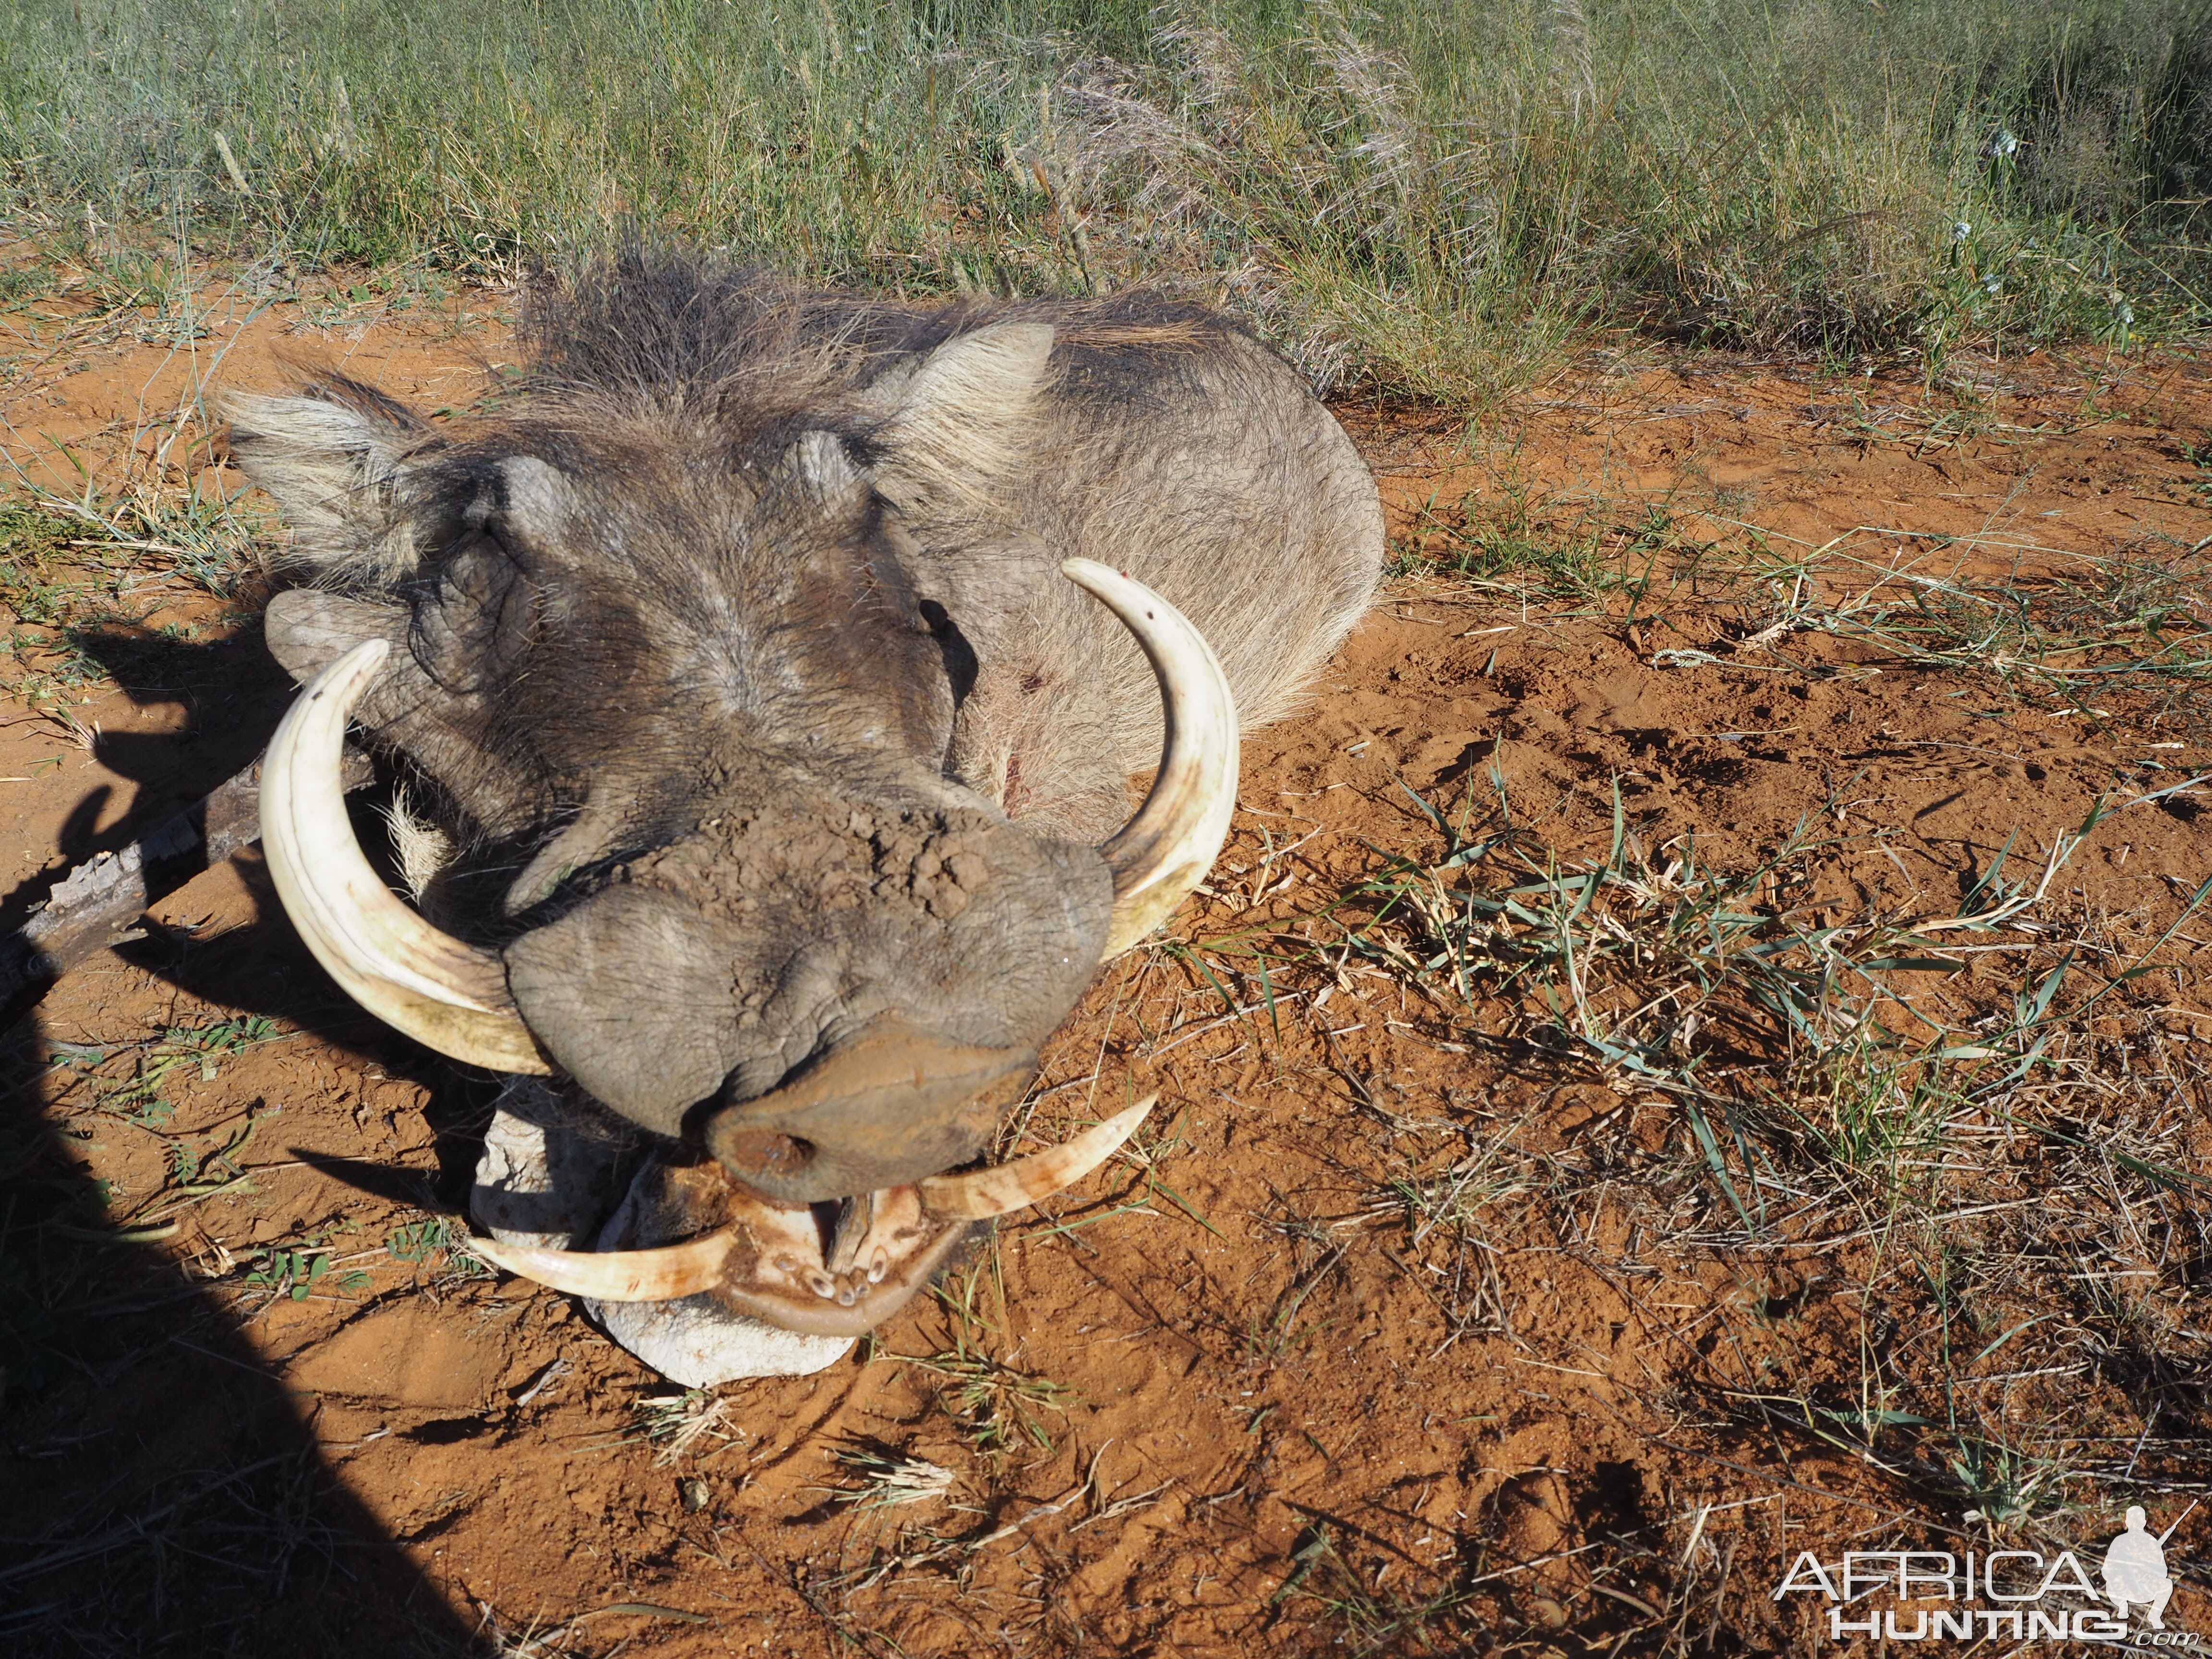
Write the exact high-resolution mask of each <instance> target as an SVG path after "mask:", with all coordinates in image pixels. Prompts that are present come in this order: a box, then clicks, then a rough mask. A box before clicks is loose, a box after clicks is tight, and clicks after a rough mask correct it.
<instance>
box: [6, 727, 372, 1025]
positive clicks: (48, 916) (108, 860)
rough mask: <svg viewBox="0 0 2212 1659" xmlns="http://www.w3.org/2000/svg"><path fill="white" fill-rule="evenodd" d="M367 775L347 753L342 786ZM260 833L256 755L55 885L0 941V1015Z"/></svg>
mask: <svg viewBox="0 0 2212 1659" xmlns="http://www.w3.org/2000/svg"><path fill="white" fill-rule="evenodd" d="M371 776H372V774H371V771H370V769H369V763H368V757H367V756H366V755H364V754H362V752H361V751H360V750H356V749H351V748H349V749H348V750H346V756H345V762H344V765H343V769H342V771H341V777H342V781H343V787H345V788H346V789H347V790H349V791H351V790H355V789H359V788H361V787H363V786H364V785H366V784H367V783H368V781H369V780H370V778H371ZM260 836H261V762H260V760H259V759H258V757H257V758H256V759H255V760H254V762H253V763H252V765H251V766H248V767H247V768H246V769H245V770H243V771H242V772H240V773H239V774H237V775H235V776H234V777H232V778H231V779H229V780H228V781H226V782H224V783H222V784H219V785H217V786H216V788H215V789H213V790H212V791H210V793H209V794H208V795H207V796H206V798H205V799H202V800H199V801H197V802H195V803H194V804H193V805H191V806H188V807H186V808H185V810H184V811H181V812H179V813H178V814H176V816H175V817H171V818H169V819H167V821H166V822H164V823H161V824H160V825H158V826H157V827H156V828H155V829H154V830H153V831H152V832H151V833H150V834H149V835H147V836H143V837H142V838H140V839H139V840H137V841H136V842H132V843H131V845H130V846H128V847H125V848H123V849H122V850H121V851H120V852H114V853H101V854H96V855H95V856H94V857H92V858H90V859H88V860H85V861H84V862H83V863H82V864H80V865H78V866H76V869H74V870H72V871H70V872H69V874H67V875H66V876H64V877H63V878H61V880H60V881H58V882H57V883H56V884H54V889H53V890H52V892H51V893H49V894H48V895H47V896H46V902H44V903H43V904H41V905H40V906H39V908H37V909H36V910H34V911H33V912H32V913H31V916H30V919H29V920H28V921H26V922H25V923H24V924H23V925H22V927H21V928H19V929H17V930H16V931H15V933H11V934H9V936H8V938H7V939H5V940H4V941H0V1012H4V1014H5V1017H6V1018H8V1019H10V1020H12V1019H13V1018H15V1016H16V1015H18V1014H19V1013H20V1012H21V1009H22V1005H23V1004H24V1003H25V1002H26V1001H27V1000H35V999H36V998H37V997H38V996H39V995H40V994H42V993H43V992H44V991H45V990H46V987H49V986H51V985H52V984H53V982H54V981H56V980H58V979H59V978H60V977H61V976H62V975H64V974H65V973H67V972H68V971H69V970H70V969H72V968H74V967H76V965H77V964H78V963H81V962H82V961H84V960H85V959H86V958H87V957H90V956H92V955H94V953H95V952H97V951H103V950H105V949H106V948H107V947H108V946H109V945H116V944H119V943H121V942H122V939H123V936H124V935H125V933H128V932H129V931H130V930H131V927H132V925H133V924H134V923H136V922H137V920H138V918H139V917H140V916H142V915H144V914H145V910H146V907H147V906H148V905H149V904H151V903H152V902H154V901H155V900H156V899H158V898H161V897H162V896H164V895H166V894H168V893H172V892H173V891H175V890H177V889H178V888H179V887H181V886H183V885H184V884H185V883H186V882H188V881H190V880H191V878H193V877H194V876H196V875H198V874H199V873H200V872H202V871H204V870H208V869H211V868H213V867H214V866H216V865H218V864H220V863H222V861H223V860H225V859H227V858H228V857H229V856H230V855H231V854H233V853H235V852H236V851H238V849H239V848H241V847H244V846H246V845H247V844H248V843H249V842H254V841H258V839H260Z"/></svg>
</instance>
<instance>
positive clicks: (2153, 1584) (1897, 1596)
mask: <svg viewBox="0 0 2212 1659" xmlns="http://www.w3.org/2000/svg"><path fill="white" fill-rule="evenodd" d="M2196 1507H2197V1505H2196V1504H2193V1503H2192V1504H2190V1506H2189V1508H2188V1509H2186V1510H2183V1511H2182V1512H2181V1513H2180V1515H2179V1516H2176V1517H2175V1518H2174V1522H2173V1524H2172V1526H2170V1527H2168V1528H2166V1530H2165V1531H2164V1532H2159V1533H2154V1532H2153V1531H2151V1529H2150V1523H2149V1517H2148V1513H2147V1512H2146V1511H2145V1510H2143V1509H2142V1506H2141V1505H2136V1506H2133V1507H2130V1509H2129V1510H2128V1512H2127V1527H2126V1529H2125V1530H2124V1531H2123V1532H2122V1533H2121V1534H2119V1535H2118V1537H2116V1538H2114V1539H2113V1540H2112V1542H2111V1543H2110V1544H2108V1545H2107V1546H2106V1548H2105V1555H2104V1560H2103V1563H2102V1571H2101V1577H2102V1578H2103V1581H2104V1588H2103V1589H2102V1590H2101V1591H2100V1590H2099V1589H2098V1587H2097V1583H2096V1582H2095V1581H2094V1580H2093V1579H2092V1578H2091V1577H2090V1576H2089V1569H2088V1566H2087V1563H2085V1562H2084V1561H2083V1560H2082V1559H2081V1557H2080V1556H2077V1555H2075V1553H2074V1552H2073V1551H2071V1550H2062V1551H2060V1552H2059V1553H2058V1554H2057V1555H2056V1556H2055V1557H2045V1555H2044V1554H2043V1553H2041V1552H2040V1551H2038V1550H2021V1549H1996V1550H1990V1551H1988V1552H1986V1553H1984V1552H1982V1551H1980V1550H1972V1551H1968V1552H1966V1553H1964V1554H1958V1553H1953V1552H1950V1551H1948V1550H1902V1549H1887V1550H1849V1551H1846V1552H1845V1553H1844V1558H1843V1559H1842V1560H1841V1561H1840V1562H1838V1563H1835V1564H1832V1565H1831V1564H1829V1563H1826V1562H1823V1561H1822V1560H1821V1559H1820V1557H1819V1556H1818V1555H1816V1554H1814V1553H1813V1552H1812V1551H1811V1550H1801V1551H1799V1552H1798V1554H1797V1559H1796V1560H1795V1561H1794V1562H1792V1563H1791V1564H1790V1571H1788V1572H1787V1573H1786V1574H1784V1577H1783V1579H1782V1582H1781V1583H1780V1584H1778V1585H1777V1586H1776V1587H1775V1590H1774V1599H1775V1600H1776V1601H1782V1600H1784V1598H1786V1597H1788V1596H1790V1595H1801V1594H1811V1595H1818V1596H1820V1598H1821V1600H1823V1601H1826V1603H1827V1607H1826V1613H1827V1619H1826V1625H1827V1632H1826V1634H1827V1636H1828V1639H1829V1640H1831V1641H1834V1642H1848V1641H1850V1640H1851V1639H1852V1638H1855V1637H1865V1638H1868V1639H1869V1640H1872V1641H1875V1642H1929V1641H1965V1640H1972V1639H1977V1638H1978V1639H1979V1640H1981V1641H1984V1642H1991V1641H1996V1640H1999V1639H2003V1640H2007V1641H2012V1642H2020V1641H2027V1642H2037V1641H2057V1642H2066V1641H2074V1642H2094V1643H2102V1644H2125V1645H2126V1646H2128V1647H2130V1648H2141V1649H2146V1650H2153V1649H2155V1650H2166V1649H2181V1650H2187V1651H2190V1652H2192V1653H2199V1652H2203V1650H2204V1649H2205V1646H2206V1644H2205V1642H2204V1640H2203V1638H2202V1637H2199V1636H2197V1635H2194V1634H2192V1633H2191V1632H2188V1631H2169V1630H2167V1629H2166V1603H2167V1602H2168V1601H2172V1599H2173V1589H2174V1582H2173V1577H2172V1574H2171V1573H2169V1572H2168V1571H2166V1541H2168V1540H2169V1539H2171V1538H2172V1536H2173V1534H2175V1532H2176V1531H2178V1530H2179V1528H2180V1526H2181V1523H2182V1522H2184V1521H2185V1520H2187V1519H2188V1518H2189V1516H2190V1513H2191V1510H2195V1509H2196ZM1968 1518H1969V1519H1971V1520H1979V1519H1980V1518H1981V1517H1980V1516H1969V1517H1968ZM2089 1559H2091V1560H2094V1559H2096V1558H2095V1556H2094V1555H2091V1556H2090V1558H2089ZM2138 1610H2140V1613H2141V1614H2142V1625H2141V1627H2140V1628H2139V1629H2136V1630H2135V1631H2133V1632H2131V1631H2130V1626H2131V1625H2132V1624H2133V1623H2134V1621H2135V1615H2136V1613H2137V1611H2138Z"/></svg>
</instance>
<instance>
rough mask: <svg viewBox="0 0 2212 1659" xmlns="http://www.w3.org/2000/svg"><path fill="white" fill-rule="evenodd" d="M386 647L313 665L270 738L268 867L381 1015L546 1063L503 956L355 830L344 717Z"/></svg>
mask: <svg viewBox="0 0 2212 1659" xmlns="http://www.w3.org/2000/svg"><path fill="white" fill-rule="evenodd" d="M391 648H392V647H390V645H388V644H387V643H386V641H382V640H370V641H367V642H366V643H364V644H362V645H357V646H356V647H354V648H353V649H352V650H350V651H349V652H347V653H345V655H343V657H340V658H339V659H337V661H336V662H334V663H332V664H331V665H330V666H329V667H327V668H325V670H323V671H322V672H321V673H319V674H318V675H316V676H315V678H313V680H311V681H309V682H308V683H307V685H306V686H305V687H303V688H302V689H301V692H300V695H299V696H297V697H295V698H294V699H293V702H292V706H291V708H289V710H287V711H286V713H285V715H284V719H283V724H281V725H280V726H277V728H276V736H275V737H274V738H270V742H269V753H268V757H267V758H266V759H265V760H264V762H263V763H262V769H261V845H262V849H263V851H264V853H266V854H267V855H268V859H269V874H270V878H271V879H272V880H273V881H274V882H275V883H276V894H277V896H278V897H279V898H280V899H282V900H283V904H284V913H285V915H289V917H291V919H292V925H293V927H295V928H297V929H298V930H299V933H300V937H301V939H303V940H304V941H305V942H306V944H307V949H308V950H310V951H313V953H314V957H315V960H316V961H318V962H319V963H322V964H323V966H324V968H325V969H327V970H328V971H329V973H330V975H331V978H332V979H334V980H336V981H337V982H338V984H339V986H340V987H342V988H343V990H344V991H345V993H346V994H347V995H349V996H350V997H351V998H353V1000H355V1001H356V1002H358V1003H359V1004H361V1006H362V1007H364V1008H366V1009H368V1012H371V1013H372V1014H374V1015H375V1016H376V1017H377V1018H379V1019H381V1020H383V1021H384V1022H385V1023H386V1024H388V1025H392V1026H395V1027H397V1028H398V1030H402V1031H404V1032H405V1033H406V1034H407V1035H408V1036H411V1037H413V1038H414V1039H415V1040H416V1042H420V1043H422V1044H424V1045H425V1046H426V1047H428V1048H435V1049H436V1050H437V1051H438V1052H439V1053H440V1054H450V1055H452V1056H453V1058H454V1059H455V1060H466V1061H468V1062H469V1063H470V1064H471V1065H472V1066H486V1067H488V1068H489V1069H490V1070H492V1071H495V1072H529V1073H539V1074H543V1073H550V1071H551V1070H552V1069H553V1068H552V1067H551V1066H549V1065H547V1064H546V1062H545V1058H544V1055H543V1054H540V1053H539V1052H538V1044H537V1042H535V1041H534V1040H533V1039H532V1036H531V1035H530V1028H529V1027H528V1026H526V1025H525V1024H523V1023H522V1017H521V1016H520V1014H519V1013H517V1012H515V1007H514V1000H513V998H512V997H511V996H509V995H508V994H507V969H506V967H505V966H504V965H503V964H502V963H501V961H500V959H499V958H498V957H495V956H494V955H492V954H491V953H490V952H489V951H479V950H477V948H476V947H475V946H474V945H465V944H463V943H462V942H461V941H460V940H459V939H454V938H453V937H451V936H450V935H448V934H446V933H440V932H439V931H438V930H437V929H436V928H435V927H432V926H430V924H429V923H428V922H427V921H423V920H422V917H420V916H418V915H416V914H415V912H414V911H412V910H410V908H407V906H406V905H405V904H404V903H402V902H400V900H399V899H398V896H396V895H395V894H394V893H393V892H392V890H391V889H390V888H388V887H386V885H385V884H383V882H381V881H380V880H379V879H378V878H377V875H376V872H375V871H374V870H372V869H371V868H370V867H369V863H368V859H367V858H365V857H363V856H362V850H361V843H360V842H357V841H356V840H355V839H354V834H353V825H352V823H350V822H349V820H348V818H347V817H346V807H345V792H344V789H343V787H342V786H341V785H340V783H339V781H338V770H339V758H340V754H341V751H342V750H343V745H344V742H345V728H346V717H347V716H348V715H349V714H351V713H352V712H353V707H354V704H355V703H356V702H359V701H360V700H361V696H362V692H364V691H366V690H368V687H369V684H370V683H371V682H372V681H374V679H375V678H376V676H377V673H378V671H379V670H380V669H381V668H382V667H383V665H384V659H385V657H386V655H387V654H388V653H389V652H390V651H391Z"/></svg>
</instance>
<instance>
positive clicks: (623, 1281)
mask: <svg viewBox="0 0 2212 1659" xmlns="http://www.w3.org/2000/svg"><path fill="white" fill-rule="evenodd" d="M736 1242H737V1237H736V1229H735V1228H732V1227H720V1228H717V1229H716V1230H715V1231H713V1232H711V1233H707V1234H704V1235H702V1237H698V1238H693V1239H687V1240H685V1241H684V1243H681V1244H667V1245H663V1246H662V1247H661V1248H660V1249H656V1250H548V1249H540V1248H538V1246H536V1245H532V1244H499V1243H494V1242H493V1241H492V1240H490V1239H488V1238H476V1237H471V1239H470V1240H469V1241H468V1242H467V1243H465V1244H464V1245H462V1246H461V1248H462V1249H465V1250H466V1251H467V1252H468V1253H469V1254H470V1255H478V1256H482V1257H483V1259H484V1260H485V1261H489V1262H490V1263H491V1264H492V1266H493V1267H504V1268H505V1269H506V1270H507V1272H509V1273H513V1275H514V1276H515V1277H516V1278H517V1279H532V1280H534V1281H535V1282H537V1283H538V1284H540V1285H550V1286H552V1288H553V1289H555V1290H556V1291H568V1294H569V1295H571V1296H588V1297H591V1298H592V1300H593V1301H595V1302H673V1301H675V1300H676V1299H677V1297H684V1296H696V1295H698V1294H699V1292H700V1291H711V1290H713V1289H714V1287H715V1286H716V1285H719V1284H720V1283H721V1282H722V1269H723V1267H724V1265H725V1264H726V1262H727V1261H729V1256H730V1251H731V1249H732V1247H733V1246H734V1245H735V1243H736Z"/></svg>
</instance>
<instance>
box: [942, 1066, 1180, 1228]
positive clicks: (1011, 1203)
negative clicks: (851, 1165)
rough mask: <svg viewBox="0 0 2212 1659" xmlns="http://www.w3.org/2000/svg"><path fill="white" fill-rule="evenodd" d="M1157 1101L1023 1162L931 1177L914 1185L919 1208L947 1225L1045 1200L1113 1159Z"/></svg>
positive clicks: (1140, 1104) (1142, 1104) (1153, 1098)
mask: <svg viewBox="0 0 2212 1659" xmlns="http://www.w3.org/2000/svg"><path fill="white" fill-rule="evenodd" d="M1158 1099H1159V1097H1158V1095H1156V1094H1152V1095H1146V1097H1144V1098H1143V1099H1142V1100H1140V1101H1139V1102H1138V1103H1136V1104H1135V1105H1133V1106H1131V1107H1129V1108H1127V1109H1126V1110H1123V1111H1119V1112H1116V1113H1115V1115H1113V1116H1111V1117H1109V1118H1107V1119H1105V1120H1104V1121H1102V1122H1099V1123H1095V1124H1093V1125H1092V1126H1091V1127H1090V1128H1088V1129H1085V1130H1084V1131H1083V1133H1080V1134H1079V1135H1074V1136H1072V1137H1070V1138H1069V1139H1066V1140H1064V1141H1062V1142H1061V1143H1060V1145H1059V1146H1054V1147H1050V1148H1048V1150H1046V1151H1044V1152H1032V1153H1030V1156H1029V1157H1027V1158H1015V1159H1014V1160H1013V1161H1012V1163H1009V1164H997V1165H994V1167H992V1168H990V1169H988V1170H975V1171H974V1172H973V1173H972V1174H969V1175H957V1176H931V1177H930V1178H929V1179H928V1180H927V1181H923V1182H917V1183H916V1187H917V1188H918V1190H919V1191H920V1193H921V1204H922V1207H923V1208H924V1209H925V1210H927V1211H928V1212H929V1213H930V1214H932V1215H934V1216H941V1217H944V1218H945V1219H947V1220H961V1221H981V1220H984V1219H986V1218H988V1217H991V1216H994V1215H1005V1214H1006V1213H1008V1212H1011V1211H1014V1210H1018V1209H1022V1208H1024V1206H1028V1205H1031V1204H1034V1203H1036V1201H1037V1200H1039V1199H1042V1198H1049V1197H1050V1196H1051V1195H1052V1194H1054V1193H1056V1192H1059V1191H1060V1189H1061V1188H1066V1187H1072V1186H1073V1185H1074V1184H1075V1183H1076V1182H1079V1181H1080V1180H1082V1179H1083V1177H1084V1176H1087V1175H1089V1174H1090V1173H1091V1171H1092V1170H1095V1169H1097V1167H1098V1166H1099V1165H1100V1164H1103V1163H1104V1162H1105V1161H1106V1160H1107V1159H1108V1158H1111V1157H1112V1156H1113V1155H1114V1154H1115V1152H1116V1151H1118V1150H1119V1149H1120V1147H1121V1143H1122V1142H1123V1141H1125V1140H1127V1139H1128V1138H1129V1137H1130V1136H1131V1135H1132V1134H1133V1133H1136V1128H1137V1126H1138V1125H1139V1123H1142V1122H1143V1121H1145V1114H1146V1113H1147V1112H1149V1111H1151V1110H1152V1104H1153V1103H1154V1102H1155V1101H1157V1100H1158Z"/></svg>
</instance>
